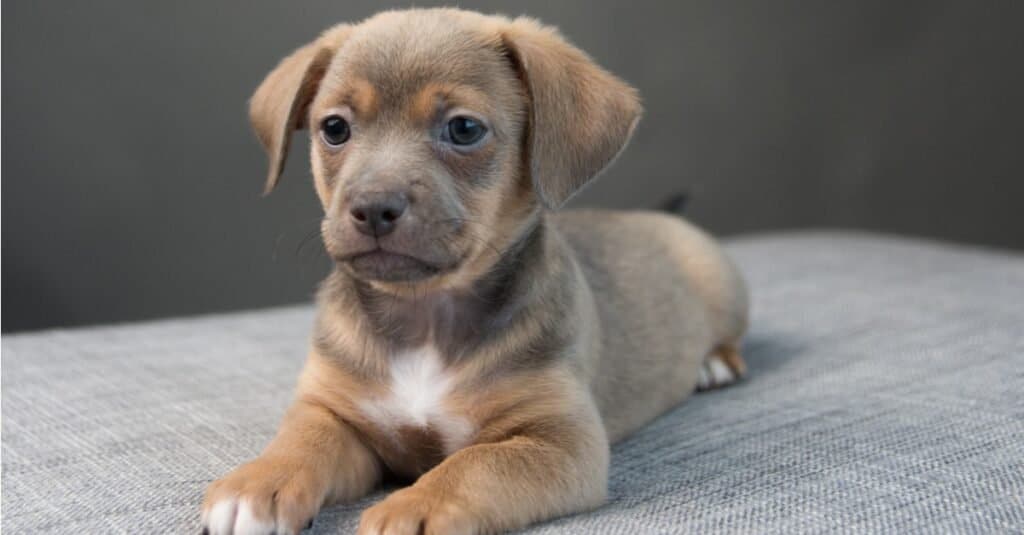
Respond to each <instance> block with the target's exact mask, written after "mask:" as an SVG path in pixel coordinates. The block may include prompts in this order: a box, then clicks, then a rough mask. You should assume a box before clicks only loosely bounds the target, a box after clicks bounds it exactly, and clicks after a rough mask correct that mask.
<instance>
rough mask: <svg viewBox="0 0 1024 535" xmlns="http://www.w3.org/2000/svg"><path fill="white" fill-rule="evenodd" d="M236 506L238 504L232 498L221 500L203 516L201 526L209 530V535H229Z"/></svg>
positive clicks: (233, 522) (233, 523) (233, 521)
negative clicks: (203, 525) (204, 525)
mask: <svg viewBox="0 0 1024 535" xmlns="http://www.w3.org/2000/svg"><path fill="white" fill-rule="evenodd" d="M237 505H238V502H237V501H236V500H235V499H234V498H228V499H226V500H221V501H219V502H217V503H215V504H213V507H211V508H210V511H209V513H208V514H204V515H203V516H204V517H205V518H204V519H203V524H206V527H207V528H208V529H209V530H210V535H231V528H232V526H234V525H235V510H236V509H237Z"/></svg>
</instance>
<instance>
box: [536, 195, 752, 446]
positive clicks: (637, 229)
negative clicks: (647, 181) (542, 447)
mask: <svg viewBox="0 0 1024 535" xmlns="http://www.w3.org/2000/svg"><path fill="white" fill-rule="evenodd" d="M550 221H551V223H552V225H553V226H554V227H555V228H556V229H557V230H558V231H559V232H560V233H561V234H562V235H563V236H564V237H565V239H566V241H567V242H568V244H569V246H570V248H571V249H572V250H573V253H574V254H575V257H576V260H577V262H578V263H579V265H580V268H581V270H582V271H583V274H584V277H585V278H586V279H587V284H588V286H589V287H590V290H591V293H592V294H593V298H594V303H595V306H596V308H597V317H598V318H599V320H600V323H601V325H600V329H599V332H600V335H599V337H600V340H599V344H598V345H599V347H600V351H599V353H600V354H599V355H598V356H597V358H598V364H597V366H596V367H595V375H594V377H592V379H591V383H592V389H593V390H594V393H595V396H596V397H597V401H598V405H599V408H600V409H601V412H602V415H603V416H604V419H605V423H606V427H607V429H608V434H609V438H611V439H612V440H613V441H614V440H617V439H618V438H621V437H623V436H625V435H626V434H628V433H629V432H631V431H632V430H634V429H636V428H637V427H639V426H640V425H642V424H644V423H646V422H647V421H649V420H650V419H652V418H654V417H655V416H657V415H658V414H661V413H662V412H664V410H666V409H668V408H669V407H671V406H673V405H675V404H677V403H679V401H681V400H682V399H683V398H685V397H686V396H687V395H689V393H690V392H692V391H693V389H694V386H695V384H696V381H697V376H698V373H699V369H700V366H701V364H702V362H703V360H704V358H705V357H706V356H707V355H708V354H709V353H710V352H711V351H712V350H713V349H714V348H715V347H717V346H719V345H722V344H732V343H736V342H737V341H738V340H739V338H740V337H741V336H742V335H743V332H744V331H745V329H746V325H747V314H748V298H747V290H746V287H745V285H744V283H743V280H742V278H741V277H740V275H739V272H738V270H737V269H736V268H735V266H734V265H733V263H732V262H731V261H730V260H729V259H728V257H727V256H726V255H725V254H724V252H723V251H722V249H721V248H720V247H719V246H718V244H717V243H715V241H714V240H713V239H712V238H711V237H710V236H708V235H707V234H706V233H704V232H703V231H701V230H700V229H698V228H696V227H695V226H693V225H691V224H690V223H688V222H686V221H685V220H683V219H682V218H680V217H677V216H673V215H668V214H663V213H656V212H645V211H633V212H627V211H611V210H567V211H564V212H560V213H557V214H555V215H553V216H552V217H551V219H550Z"/></svg>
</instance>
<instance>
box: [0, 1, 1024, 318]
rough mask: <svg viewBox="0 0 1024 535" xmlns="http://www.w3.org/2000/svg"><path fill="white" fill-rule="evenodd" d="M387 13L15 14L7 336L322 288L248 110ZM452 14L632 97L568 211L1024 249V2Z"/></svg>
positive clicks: (302, 209)
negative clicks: (527, 33)
mask: <svg viewBox="0 0 1024 535" xmlns="http://www.w3.org/2000/svg"><path fill="white" fill-rule="evenodd" d="M417 4H418V5H429V4H431V2H417ZM396 5H400V4H396ZM383 6H384V3H379V2H369V1H349V2H340V1H308V0H304V1H302V2H279V1H269V0H260V1H252V0H245V1H241V0H238V1H232V2H227V1H217V2H209V1H200V0H192V1H175V2H136V1H133V0H104V1H91V2H78V1H75V2H72V1H50V2H31V1H19V2H5V3H4V8H5V10H6V15H5V16H4V17H3V43H2V44H3V58H2V60H3V108H4V112H5V113H4V114H3V147H2V149H3V169H2V171H3V178H4V180H3V196H2V198H3V207H2V208H3V253H4V254H3V289H4V293H3V325H2V327H3V329H4V330H5V331H11V330H20V329H28V328H39V327H45V326H53V325H74V324H84V323H97V322H110V321H121V320H131V319H139V318H149V317H156V316H165V315H180V314H193V313H199V312H209V311H219V310H227V309H238V308H247V307H260V306H268V305H273V304H279V303H290V302H299V301H304V300H308V299H309V297H310V295H311V293H312V292H313V290H314V287H315V284H316V281H317V280H318V279H319V278H320V277H321V276H322V275H323V273H324V272H325V271H326V268H327V263H326V261H325V260H324V257H323V256H322V255H321V254H320V253H319V250H320V246H319V244H318V242H317V241H316V239H315V237H313V238H312V239H310V240H309V241H308V243H306V244H305V246H304V247H302V248H301V249H300V245H301V244H302V242H303V239H304V238H305V237H306V236H309V235H310V233H311V232H315V230H316V219H317V216H318V204H317V202H316V200H315V197H314V194H313V191H312V187H311V180H310V173H309V164H308V161H307V157H306V142H305V141H304V138H302V136H297V137H296V140H297V142H296V146H295V147H294V150H293V153H292V156H293V157H292V158H291V160H290V162H289V164H288V168H287V171H286V173H285V176H284V179H283V183H282V187H280V188H279V190H278V191H277V192H275V193H274V195H272V196H270V197H269V198H267V199H261V198H260V197H259V192H260V188H261V187H262V180H263V176H264V162H265V160H264V155H263V153H262V152H261V151H260V149H259V147H258V145H257V143H256V141H255V139H254V137H253V135H252V134H251V132H250V131H249V127H248V124H247V122H246V115H245V111H244V110H245V102H246V99H247V98H248V96H249V95H250V93H251V91H252V90H253V89H254V88H255V87H256V85H257V83H258V82H259V81H260V80H261V78H262V76H263V75H264V74H265V73H266V72H267V71H268V70H269V69H270V68H271V67H272V66H273V65H275V64H276V62H277V61H278V60H279V59H280V58H281V57H283V56H284V55H285V54H287V53H288V52H290V51H291V50H293V49H294V48H296V47H298V46H300V45H302V44H304V43H305V42H307V41H309V40H311V39H312V38H313V37H314V36H315V35H316V34H317V33H318V32H320V31H321V30H323V29H324V28H326V27H327V26H329V25H331V24H333V23H335V22H340V21H352V20H358V19H360V18H364V17H366V16H368V15H370V14H372V13H373V12H375V11H377V10H379V9H381V8H382V7H383ZM462 6H463V7H467V8H475V9H479V10H481V11H486V12H493V11H500V12H504V13H507V14H522V13H526V14H531V15H534V16H537V17H539V18H541V19H542V20H544V21H546V22H549V23H551V24H555V25H557V26H559V27H561V28H562V30H563V32H564V33H565V34H566V35H568V36H569V37H570V38H571V39H572V40H573V41H574V42H575V43H577V44H578V45H579V46H581V47H582V48H584V49H585V50H587V51H588V52H590V53H591V54H592V55H593V56H594V57H595V58H597V60H598V61H599V62H600V63H602V64H603V65H605V66H606V67H608V68H609V69H610V70H612V71H614V72H616V73H618V74H619V75H621V76H622V77H623V78H625V79H626V80H628V81H630V82H631V83H633V84H634V85H636V86H637V87H638V88H640V90H641V93H642V94H643V96H644V99H645V103H646V108H647V115H646V118H645V119H644V121H643V122H642V123H641V127H640V128H639V130H638V132H637V135H636V137H635V138H634V140H633V143H632V145H631V147H630V148H629V149H628V150H627V151H626V152H625V154H624V155H623V156H622V157H621V158H620V159H619V160H618V162H617V164H616V165H615V167H614V168H613V169H612V170H611V171H609V172H608V173H607V174H606V175H605V176H604V177H603V178H602V180H601V181H600V182H599V183H598V184H597V185H595V186H594V187H592V188H590V189H588V190H587V191H586V192H585V194H584V195H582V196H580V197H579V198H578V199H577V200H576V201H575V204H577V205H601V206H611V207H647V206H652V205H655V204H657V203H658V202H659V201H660V200H661V199H663V198H665V197H666V196H668V195H670V194H672V193H675V192H679V191H683V190H685V191H689V192H690V193H691V195H692V200H691V203H690V205H689V207H688V214H689V216H690V218H691V219H693V220H695V221H696V222H698V223H700V224H702V225H704V226H706V227H707V228H709V229H711V230H712V231H713V232H715V233H717V234H719V235H732V234H736V233H744V232H751V231H765V230H772V229H782V228H803V227H821V226H828V227H851V228H861V229H873V230H881V231H889V232H898V233H905V234H915V235H925V236H932V237H937V238H942V239H947V240H956V241H964V242H972V243H982V244H991V245H997V246H1004V247H1013V248H1024V213H1022V210H1021V201H1022V198H1024V181H1022V180H1021V178H1022V171H1024V150H1022V147H1021V145H1022V143H1021V142H1022V139H1024V136H1022V134H1024V128H1022V121H1024V103H1022V99H1024V68H1022V64H1024V38H1022V35H1024V31H1022V29H1021V28H1022V26H1021V24H1022V21H1024V2H1017V1H1009V0H1008V1H997V0H992V1H985V2H969V1H961V2H955V1H938V0H933V1H926V2H914V1H899V2H893V1H864V0H849V1H828V2H777V1H763V0H742V1H730V2H722V1H706V2H649V3H643V2H635V1H634V2H614V1H593V0H573V1H567V0H557V1H555V0H536V1H507V2H500V1H489V2H476V3H469V2H465V3H463V4H462ZM297 249H299V250H298V252H297Z"/></svg>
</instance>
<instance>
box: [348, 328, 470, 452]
mask: <svg viewBox="0 0 1024 535" xmlns="http://www.w3.org/2000/svg"><path fill="white" fill-rule="evenodd" d="M452 381H453V378H452V376H451V374H450V373H448V372H447V371H446V370H445V366H444V361H443V360H442V359H441V356H440V355H439V354H438V353H437V349H436V348H434V347H432V346H427V347H423V348H420V349H416V350H412V351H407V352H403V353H399V354H396V355H394V356H392V357H391V377H390V384H389V385H388V390H387V393H386V394H384V395H382V396H379V397H374V398H369V399H365V400H362V401H361V402H360V404H359V408H360V409H361V410H362V411H363V414H365V415H366V416H367V418H369V419H370V420H371V421H373V422H374V423H376V424H377V425H378V426H380V427H381V428H382V429H384V430H385V431H387V432H389V433H390V434H391V435H392V436H394V437H396V438H397V433H396V431H397V429H398V428H399V427H402V426H413V427H423V428H426V427H429V428H431V429H432V430H433V431H435V432H437V433H438V434H439V435H440V439H441V444H442V445H443V446H444V450H445V454H446V455H449V454H451V453H453V452H455V451H456V450H458V449H460V448H462V447H464V446H465V445H466V444H467V443H468V442H469V440H470V438H471V437H472V435H473V432H474V429H473V425H472V424H471V423H470V422H469V420H467V419H466V418H464V417H462V416H459V415H457V414H452V413H451V412H450V411H449V410H447V409H446V407H445V404H444V402H445V398H446V397H447V396H448V394H449V393H450V391H451V388H452Z"/></svg>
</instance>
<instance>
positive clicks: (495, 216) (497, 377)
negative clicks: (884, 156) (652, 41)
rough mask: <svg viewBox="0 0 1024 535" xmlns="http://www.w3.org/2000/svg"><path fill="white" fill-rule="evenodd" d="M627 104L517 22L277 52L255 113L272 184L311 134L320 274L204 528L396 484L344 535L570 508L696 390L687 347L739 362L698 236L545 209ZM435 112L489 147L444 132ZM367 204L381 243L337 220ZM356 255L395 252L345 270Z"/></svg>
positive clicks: (728, 316)
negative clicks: (334, 132) (326, 266)
mask: <svg viewBox="0 0 1024 535" xmlns="http://www.w3.org/2000/svg"><path fill="white" fill-rule="evenodd" d="M640 112H641V108H640V104H639V99H638V98H637V95H636V92H635V91H634V90H633V89H632V88H630V87H629V86H628V85H626V84H625V83H624V82H622V81H621V80H619V79H618V78H616V77H614V76H613V75H611V74H609V73H608V72H606V71H604V70H603V69H601V68H600V67H598V66H597V65H595V64H594V63H593V62H592V61H591V60H590V59H589V58H588V57H587V56H586V55H585V54H584V53H583V52H581V51H580V50H578V49H576V48H575V47H573V46H572V45H570V44H569V43H568V42H567V41H565V39H564V38H562V37H561V36H560V35H559V34H558V33H557V31H556V30H554V29H552V28H549V27H545V26H542V25H541V24H539V23H538V22H536V21H534V20H531V19H524V18H520V19H515V20H510V19H506V18H503V17H488V16H483V15H480V14H476V13H470V12H465V11H460V10H453V9H430V10H410V11H394V12H385V13H382V14H380V15H377V16H375V17H373V18H371V19H368V20H366V21H364V22H362V23H360V24H356V25H341V26H338V27H335V28H333V29H331V30H328V31H327V32H325V33H324V34H323V35H322V36H321V37H319V38H318V39H317V40H315V41H314V42H313V43H311V44H309V45H306V46H305V47H302V48H301V49H299V50H298V51H296V52H295V53H294V54H292V55H291V56H289V57H288V58H286V59H285V60H284V61H282V62H281V64H280V65H278V67H277V68H275V69H274V70H273V71H272V72H271V73H270V74H269V75H268V76H267V79H266V80H265V81H264V82H263V84H262V85H261V86H260V87H259V89H257V91H256V93H255V95H254V96H253V99H252V102H251V106H250V114H251V118H252V123H253V127H254V129H255V130H256V133H257V136H258V137H259V139H260V140H261V142H262V143H263V144H264V146H265V147H266V149H267V152H268V155H269V160H270V162H269V163H270V170H269V172H268V178H267V189H268V190H269V189H271V188H273V186H274V185H275V184H276V182H277V179H278V176H279V174H280V170H281V167H282V165H283V162H284V158H285V156H286V153H287V149H288V141H289V137H290V134H291V132H292V131H293V130H296V129H299V128H301V127H303V125H308V126H309V127H310V135H311V139H312V143H311V161H312V165H313V174H314V178H315V181H314V182H315V187H316V191H317V194H318V196H319V197H320V200H321V203H322V205H323V207H324V212H325V215H324V219H323V223H322V234H323V238H324V245H325V248H326V250H327V252H328V253H329V254H330V255H331V256H332V257H333V258H334V259H335V261H336V269H335V270H334V271H333V272H332V273H331V275H330V276H328V278H327V279H326V280H325V281H324V283H323V285H322V287H321V289H320V291H319V293H318V315H317V320H316V325H315V327H314V334H313V344H312V345H313V349H312V351H311V352H310V354H309V357H308V360H307V363H306V366H305V369H304V371H303V373H302V376H301V377H300V379H299V382H298V388H297V391H296V396H295V402H294V404H293V406H292V408H291V409H290V410H289V411H288V413H287V415H286V416H285V419H284V421H283V422H282V424H281V429H280V431H279V432H278V434H277V436H276V437H275V438H274V440H273V441H272V442H271V444H270V445H269V446H268V447H267V448H266V450H264V452H263V453H262V454H261V455H260V456H259V457H258V458H257V459H256V460H254V461H252V462H250V463H248V464H246V465H243V466H242V467H240V468H238V469H237V470H235V471H234V472H232V473H230V474H228V475H227V476H225V477H224V478H223V479H221V480H219V481H217V482H215V483H213V484H212V485H211V486H210V488H209V489H208V491H207V495H206V499H205V501H204V504H203V522H204V526H205V527H206V528H208V529H210V530H211V531H212V532H213V533H243V532H244V533H269V532H270V531H275V532H277V533H296V532H298V531H299V530H300V529H301V528H302V526H304V525H305V523H306V522H307V521H309V520H310V519H311V518H312V517H313V515H315V514H316V512H317V511H318V510H319V509H320V508H321V507H323V506H324V505H326V504H329V503H332V502H335V501H345V500H351V499H354V498H357V497H359V496H362V495H364V494H366V493H367V492H369V491H370V490H371V489H372V488H374V487H375V485H376V484H377V483H378V482H379V481H380V480H381V478H382V477H383V476H384V474H394V475H397V476H400V477H404V478H408V479H410V480H414V481H415V482H414V483H413V484H412V485H411V486H409V487H406V488H403V489H401V490H399V491H397V492H394V493H393V494H391V495H390V496H389V497H387V498H386V499H385V500H383V501H382V502H380V503H378V504H376V505H374V506H372V507H370V508H369V509H367V510H366V511H365V512H364V514H363V517H362V519H361V522H360V528H359V533H361V534H367V535H368V534H406V533H407V534H418V533H426V534H434V533H438V534H440V533H467V534H476V533H498V532H503V531H506V530H510V529H516V528H520V527H523V526H525V525H528V524H530V523H532V522H536V521H539V520H544V519H547V518H552V517H554V516H558V515H563V514H568V513H573V512H578V511H583V510H586V509H589V508H592V507H595V506H597V505H599V504H600V503H601V502H602V501H603V500H604V498H605V494H606V484H607V472H608V460H609V444H610V443H612V442H615V441H617V440H620V439H622V438H623V437H625V436H627V435H628V434H629V433H631V432H633V431H634V430H636V429H637V428H638V427H640V426H642V425H644V424H646V423H647V422H649V421H650V420H651V419H653V418H654V417H656V416H657V415H659V414H661V413H662V412H664V411H665V410H667V409H669V408H670V407H672V406H674V405H675V404H678V403H679V402H681V401H682V400H683V399H684V398H685V397H686V396H688V395H689V394H690V393H691V392H693V391H694V389H695V387H696V386H698V374H699V373H700V371H701V370H702V369H703V367H705V366H706V365H707V362H708V361H707V359H710V358H715V359H720V360H721V361H722V362H724V363H725V364H726V365H728V366H729V368H730V369H731V370H733V371H734V372H736V376H737V377H738V376H739V375H740V374H742V373H743V371H744V370H745V367H744V365H743V361H742V359H741V358H740V356H739V353H738V351H737V347H738V343H739V340H740V338H741V337H742V335H743V333H744V331H745V329H746V321H747V297H746V289H745V287H744V284H743V281H742V279H741V278H740V276H739V274H738V272H737V271H736V269H735V268H734V267H733V265H732V264H731V262H730V261H729V260H728V259H727V258H726V257H725V256H724V255H723V254H722V252H721V251H720V250H719V249H718V247H717V246H716V245H715V243H714V241H713V240H712V239H711V238H709V237H708V236H707V235H706V234H704V233H702V232H701V231H699V230H697V229H696V228H694V227H692V226H691V225H689V224H688V223H686V222H684V221H682V220H681V219H678V218H675V217H670V216H666V215H660V214H649V213H624V212H601V211H575V212H566V213H562V214H553V213H551V212H550V209H552V208H555V207H558V206H560V205H561V204H563V203H564V202H565V201H566V200H567V199H568V198H569V197H571V196H572V195H573V194H574V193H576V192H577V191H579V190H580V189H581V188H582V187H583V186H584V185H585V184H586V183H587V182H588V181H590V180H592V179H593V178H594V176H595V175H596V174H598V173H599V172H600V171H601V170H602V169H603V168H604V167H605V166H606V165H608V163H609V162H610V161H611V160H613V159H614V157H615V156H616V155H617V154H618V152H619V151H620V150H621V149H622V148H623V147H624V146H625V144H626V142H627V141H628V139H629V137H630V135H631V133H632V131H633V129H634V128H635V126H636V123H637V120H638V118H639V115H640ZM453 114H469V115H470V116H471V117H472V118H474V119H475V120H478V121H482V122H483V123H484V124H485V125H486V127H487V129H488V133H487V136H488V137H486V138H484V139H483V140H482V141H481V142H480V143H479V144H478V145H477V146H474V147H471V148H459V149H456V148H455V147H452V146H449V145H446V144H445V142H443V140H442V139H440V137H439V136H442V134H443V132H442V134H438V132H441V131H442V130H441V129H442V128H444V125H445V124H446V121H447V120H449V119H450V117H451V116H452V115H453ZM331 115H339V116H341V117H342V118H344V119H345V120H347V121H348V122H349V123H350V124H351V125H352V126H351V128H352V136H351V139H350V141H348V142H346V143H344V144H343V145H342V146H330V145H328V144H326V143H324V142H323V141H322V140H321V139H320V134H319V125H320V124H321V122H322V121H323V119H324V118H325V117H328V116H331ZM442 137H443V136H442ZM368 192H369V193H374V194H379V193H382V192H385V193H387V192H401V194H402V195H404V196H405V198H406V199H408V200H409V204H408V208H407V209H406V210H405V212H403V215H402V216H401V218H402V219H400V220H399V225H398V226H397V227H396V230H395V231H394V232H392V233H388V234H387V235H386V236H377V235H374V236H369V237H368V236H367V235H366V234H365V233H359V232H356V231H354V230H353V224H352V222H351V219H350V207H351V205H352V203H354V202H356V201H355V199H358V198H359V196H360V195H365V194H367V193H368ZM376 250H380V251H387V252H388V253H399V254H401V255H404V256H405V257H407V258H413V259H415V260H416V263H411V264H409V266H411V267H403V268H400V269H406V270H407V271H402V272H400V276H392V275H391V274H392V272H391V271H386V272H382V273H378V272H375V271H365V270H362V271H361V270H360V269H361V268H360V267H359V266H358V265H357V261H356V260H355V259H357V258H358V257H359V255H362V254H365V251H376ZM403 265H405V264H403ZM371 267H372V266H371ZM374 269H376V268H374ZM396 269H399V268H396ZM410 359H411V360H410ZM403 389H406V390H403ZM241 504H245V505H244V511H243V506H242V505H241Z"/></svg>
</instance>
